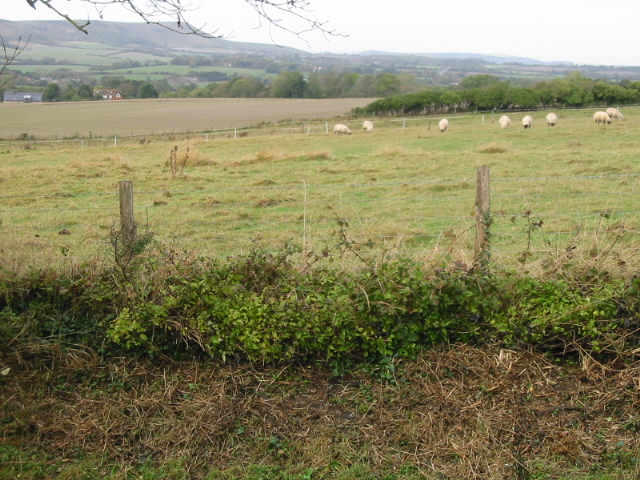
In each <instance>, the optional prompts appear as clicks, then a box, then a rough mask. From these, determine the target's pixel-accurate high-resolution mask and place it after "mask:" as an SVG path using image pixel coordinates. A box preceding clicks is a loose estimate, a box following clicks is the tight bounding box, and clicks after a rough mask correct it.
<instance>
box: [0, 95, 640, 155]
mask: <svg viewBox="0 0 640 480" xmlns="http://www.w3.org/2000/svg"><path fill="white" fill-rule="evenodd" d="M635 106H638V105H636V104H634V105H625V107H635ZM606 108H607V105H601V106H590V107H563V108H553V109H550V108H539V109H511V110H508V111H507V110H505V111H500V110H480V111H474V112H460V113H458V112H457V111H456V109H452V110H450V111H449V112H447V113H446V114H444V113H440V114H436V115H413V116H406V117H401V118H396V117H381V118H377V119H376V127H375V128H376V129H383V130H384V129H396V128H403V129H404V128H407V127H409V126H413V127H415V126H419V125H426V126H427V127H429V128H430V127H431V126H433V127H434V128H437V122H438V120H440V119H441V118H443V116H446V117H447V118H448V119H449V120H450V121H454V122H455V121H456V120H461V119H467V118H475V119H477V121H478V122H480V123H495V122H497V119H498V118H499V117H500V115H501V114H503V113H505V114H515V113H525V112H535V111H551V110H554V111H569V110H589V111H594V110H604V109H606ZM333 123H335V122H333ZM333 123H330V122H328V121H324V120H323V121H309V120H301V121H295V122H278V123H272V124H264V125H258V126H243V127H230V128H223V129H211V130H203V131H170V132H155V133H149V134H131V135H120V136H109V137H105V136H90V137H78V136H76V137H71V138H57V137H53V138H36V137H35V136H30V135H26V134H23V136H21V137H18V138H15V139H14V138H10V139H0V148H1V147H13V148H16V147H20V148H27V149H28V148H30V147H36V146H39V147H42V146H50V147H51V148H56V147H70V148H79V149H84V148H106V147H111V148H118V147H123V146H130V145H141V144H142V145H144V144H146V143H149V142H151V141H159V140H162V141H176V140H193V139H199V140H204V141H210V140H215V139H219V138H235V139H237V138H244V137H247V136H251V137H263V136H271V135H280V134H301V135H310V134H331V133H333ZM340 123H344V124H346V125H347V126H348V127H349V128H351V129H352V130H357V129H360V128H362V119H344V120H340Z"/></svg>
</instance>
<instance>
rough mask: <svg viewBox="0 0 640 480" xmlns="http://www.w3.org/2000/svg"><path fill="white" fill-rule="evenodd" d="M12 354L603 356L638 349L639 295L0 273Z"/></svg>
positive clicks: (277, 277)
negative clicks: (32, 347)
mask: <svg viewBox="0 0 640 480" xmlns="http://www.w3.org/2000/svg"><path fill="white" fill-rule="evenodd" d="M2 273H3V274H2V280H1V282H2V283H1V286H2V290H3V295H2V298H1V303H0V312H1V313H0V319H1V324H0V341H1V342H2V344H3V346H4V347H8V346H14V347H15V346H16V345H18V344H20V343H24V342H34V341H37V342H58V343H60V344H63V345H65V344H66V345H83V346H85V347H86V348H90V349H93V350H94V351H95V352H97V353H99V354H105V355H108V354H112V355H116V354H117V355H122V354H127V355H134V356H147V357H155V356H168V357H172V358H184V357H186V356H189V357H190V356H196V357H201V358H211V359H214V360H217V361H222V362H247V361H249V362H260V363H263V364H265V365H277V364H286V363H291V362H296V363H303V364H306V363H309V364H312V363H327V364H330V365H334V366H337V365H341V366H344V365H349V364H352V363H354V362H373V363H375V362H380V361H383V360H384V359H389V358H409V357H414V356H415V355H416V354H417V353H418V352H419V351H420V350H421V349H425V348H430V347H433V346H435V345H438V344H441V343H443V342H444V343H456V342H462V343H471V344H474V343H482V342H484V343H495V342H501V343H503V344H504V345H507V346H509V345H514V346H515V345H519V346H521V345H523V344H526V345H530V346H531V347H533V348H542V349H554V348H566V346H567V345H580V346H581V348H590V349H592V350H594V351H598V350H599V349H602V348H603V345H608V344H611V342H612V341H615V339H624V341H625V342H634V341H636V342H637V339H635V340H634V338H635V337H634V335H630V334H629V332H631V331H633V329H634V327H637V325H638V312H639V311H640V308H639V306H640V300H639V297H638V291H639V289H640V288H639V287H640V282H639V281H638V280H637V279H632V280H631V281H625V280H623V279H620V280H612V279H606V281H605V280H598V279H594V280H592V281H591V282H589V283H587V284H585V283H579V282H572V281H570V280H567V279H566V278H533V277H530V276H523V275H516V274H514V273H510V272H506V271H494V272H491V273H488V272H486V271H480V270H474V269H465V268H458V267H455V268H448V267H447V268H434V267H430V268H427V267H425V266H424V265H422V264H419V263H416V262H415V261H411V260H406V259H398V260H395V261H391V262H388V263H385V264H383V265H378V266H371V265H366V266H363V268H362V269H359V270H354V271H349V272H347V271H341V270H340V269H335V268H324V267H316V268H312V269H300V268H299V267H297V266H295V265H294V264H293V263H292V262H290V260H289V257H288V254H280V255H275V254H270V253H266V252H259V251H255V252H252V253H251V254H249V255H248V256H246V257H242V258H237V259H235V260H231V261H225V262H218V261H213V260H210V259H200V260H198V261H191V262H184V263H176V262H175V261H174V260H173V259H172V260H171V261H168V260H167V258H163V257H161V256H160V257H153V258H152V257H150V256H147V257H145V258H140V259H139V260H138V261H137V262H136V263H135V264H132V265H131V266H130V270H129V271H127V272H125V271H123V270H122V269H119V268H108V269H105V270H104V271H95V270H91V269H87V270H86V271H84V272H83V271H80V272H75V273H74V274H73V275H63V274H56V273H55V272H52V271H37V272H31V273H29V274H25V275H21V276H19V275H17V274H10V273H9V272H2Z"/></svg>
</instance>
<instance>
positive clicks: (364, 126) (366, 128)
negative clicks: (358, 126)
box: [362, 120, 373, 132]
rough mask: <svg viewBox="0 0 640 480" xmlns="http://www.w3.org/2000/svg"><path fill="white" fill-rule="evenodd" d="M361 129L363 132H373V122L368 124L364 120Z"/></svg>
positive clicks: (367, 121)
mask: <svg viewBox="0 0 640 480" xmlns="http://www.w3.org/2000/svg"><path fill="white" fill-rule="evenodd" d="M362 129H363V130H364V131H365V132H370V131H372V130H373V122H370V121H369V120H365V121H364V122H362Z"/></svg>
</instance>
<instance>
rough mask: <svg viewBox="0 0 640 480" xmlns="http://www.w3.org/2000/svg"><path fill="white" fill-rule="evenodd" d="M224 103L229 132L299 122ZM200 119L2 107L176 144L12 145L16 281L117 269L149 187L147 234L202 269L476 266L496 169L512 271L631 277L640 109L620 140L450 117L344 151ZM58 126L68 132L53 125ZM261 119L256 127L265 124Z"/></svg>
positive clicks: (119, 106) (612, 129)
mask: <svg viewBox="0 0 640 480" xmlns="http://www.w3.org/2000/svg"><path fill="white" fill-rule="evenodd" d="M214 102H220V103H221V104H224V110H225V111H226V112H228V114H227V115H225V120H224V122H227V123H226V124H225V125H226V126H230V125H233V123H230V119H231V118H237V119H238V120H237V121H238V122H240V121H241V120H240V119H241V118H242V117H243V115H247V114H246V112H247V111H250V110H251V109H250V106H251V105H252V104H253V105H260V106H261V107H260V108H261V111H262V112H263V117H262V120H276V119H278V118H282V117H283V116H290V117H291V118H294V117H295V116H296V115H295V114H294V113H291V114H288V113H285V111H286V109H287V108H288V107H289V106H291V105H293V104H296V103H297V101H292V102H288V101H282V100H269V101H258V100H226V101H219V100H215V101H214ZM300 102H301V103H305V102H310V103H308V105H311V104H314V103H316V102H318V101H304V100H302V101H300ZM320 102H326V105H325V106H324V107H323V108H325V110H324V111H325V112H328V113H327V114H326V115H325V116H331V115H336V114H337V113H339V112H340V109H339V107H337V106H338V105H340V104H339V103H337V102H340V100H336V101H332V100H323V101H320ZM342 102H344V100H342ZM201 103H203V104H205V105H206V104H209V105H210V103H209V102H208V101H201V100H193V101H180V102H176V103H174V102H166V101H152V102H120V103H116V102H114V103H107V102H100V103H98V104H97V105H98V107H99V108H104V109H105V110H102V111H103V112H107V110H108V109H114V110H113V112H111V114H107V113H105V114H104V115H95V112H94V111H93V110H91V113H92V114H91V115H89V113H88V112H89V110H88V109H92V108H95V105H96V104H95V103H92V104H83V103H80V104H66V105H63V104H60V105H27V106H24V105H18V106H15V105H3V106H2V107H3V109H4V110H5V112H6V111H9V110H12V111H16V112H20V115H22V116H21V117H20V118H21V120H20V122H18V121H17V120H16V117H13V116H11V120H8V122H7V123H9V124H12V125H13V127H11V128H12V129H13V131H21V130H25V131H28V132H31V133H35V132H37V133H38V134H39V136H40V135H58V136H65V135H66V136H73V135H74V133H77V132H79V133H80V134H81V135H82V134H83V132H87V131H92V132H109V131H111V132H113V131H114V130H118V129H119V130H118V131H120V132H126V131H127V130H128V129H134V128H136V130H135V131H143V130H144V131H147V132H149V133H150V132H158V131H165V132H166V131H167V130H173V131H175V132H176V133H173V134H165V135H157V136H150V135H149V136H146V137H140V136H129V137H128V138H125V137H122V138H121V139H120V140H119V141H118V142H117V144H115V143H114V141H113V139H107V140H96V139H95V138H93V139H91V140H89V139H85V140H84V141H83V143H82V144H81V143H80V142H81V141H80V139H75V140H74V141H73V142H60V143H56V142H43V143H39V142H34V141H22V142H5V143H3V144H2V145H0V162H1V166H0V176H1V178H2V187H3V189H2V195H1V196H0V216H1V217H0V219H1V221H2V224H1V227H0V228H1V229H2V230H3V235H2V240H1V242H2V243H1V248H2V263H3V264H4V265H12V266H13V267H14V268H20V267H24V266H26V265H33V264H50V263H54V264H55V263H58V262H60V263H66V262H68V261H69V260H73V261H86V260H88V259H93V258H108V257H109V255H110V254H109V249H110V245H109V236H110V232H111V230H112V228H114V227H116V228H117V225H118V220H119V205H118V197H117V191H118V182H119V181H122V180H129V181H132V182H133V183H134V191H135V196H134V203H135V215H136V221H137V223H138V230H139V232H141V233H143V232H150V233H152V234H153V235H154V237H155V238H156V239H158V240H160V241H161V242H163V244H165V245H167V244H171V245H174V246H175V247H176V248H180V249H185V250H187V251H191V252H194V254H206V255H212V256H220V257H223V258H224V257H226V256H228V255H235V254H243V253H246V252H248V251H249V250H251V249H252V248H255V247H256V245H258V246H260V247H265V248H267V249H282V248H292V249H294V250H295V251H298V252H300V253H301V254H303V255H304V257H301V258H308V257H309V256H311V255H313V254H318V253H319V252H326V251H327V250H328V249H332V248H335V247H336V245H338V244H339V243H342V244H344V243H345V242H347V243H349V245H350V249H351V250H357V251H358V252H360V255H361V256H362V258H363V259H367V261H377V260H380V259H381V258H383V257H388V256H393V255H407V256H410V257H412V258H418V259H424V260H425V261H428V260H433V259H438V260H445V261H452V260H455V261H461V262H469V261H470V259H471V257H472V256H473V248H474V202H475V195H476V179H475V175H476V169H477V167H478V166H481V165H488V166H490V169H491V180H492V181H491V201H492V205H491V209H492V215H493V216H492V222H493V223H492V226H491V235H492V238H491V241H492V253H493V258H494V259H495V260H496V261H498V262H501V263H506V264H523V263H529V264H530V268H533V265H534V262H536V261H549V259H550V258H551V259H558V258H559V257H561V256H563V255H567V252H575V254H576V255H584V256H585V257H586V258H588V257H590V256H594V255H597V254H598V253H599V252H603V251H607V250H610V252H611V254H612V255H615V258H616V259H617V260H619V262H618V263H620V264H624V260H625V259H628V258H632V257H633V256H634V255H636V254H637V248H638V230H639V228H638V227H639V222H640V211H639V209H638V207H637V192H636V191H637V185H638V178H639V177H638V175H640V166H639V160H640V154H639V153H638V151H639V150H638V144H639V140H638V139H640V127H639V125H640V110H639V109H638V108H637V107H636V108H627V109H623V113H624V114H625V119H624V120H622V121H615V122H614V123H613V124H611V125H594V124H593V121H592V119H591V116H592V113H593V111H594V110H595V109H594V110H575V111H559V112H558V116H559V121H558V125H557V126H556V127H554V128H548V127H547V126H546V122H545V121H544V117H545V115H546V113H547V112H542V111H541V112H533V113H532V116H533V117H534V120H535V123H534V125H533V128H532V129H530V130H524V129H522V127H521V125H520V119H521V118H522V116H523V115H524V113H522V114H511V116H512V119H513V124H512V126H511V127H510V128H508V129H507V130H501V129H500V127H499V125H498V124H497V119H498V117H499V115H495V116H492V115H491V114H485V115H483V114H468V115H459V116H449V117H448V118H449V122H450V127H449V129H448V130H447V131H446V132H445V133H441V132H440V131H439V130H438V126H437V124H438V120H439V118H440V117H437V118H426V117H423V118H416V119H407V120H406V121H403V119H377V120H376V119H373V120H374V123H375V129H374V131H373V132H370V133H366V132H364V131H362V129H361V124H362V120H361V119H349V118H341V119H340V122H341V123H346V124H347V125H349V126H350V128H351V130H352V131H353V132H354V133H353V135H351V136H344V137H339V136H335V135H332V134H331V133H329V134H328V133H327V132H326V125H327V123H326V122H325V121H324V120H322V121H311V120H307V121H304V122H303V121H299V122H293V123H287V124H283V125H272V124H265V125H262V126H261V127H260V128H251V129H245V130H242V131H241V132H240V133H238V132H237V131H234V130H224V131H211V132H209V133H203V131H204V130H206V126H208V125H211V126H213V127H215V126H216V125H217V126H218V127H221V126H222V125H223V123H216V122H223V120H222V119H214V118H206V115H205V112H204V111H203V109H201V107H202V105H201ZM364 103H365V102H364V101H362V103H360V105H362V104H364ZM351 104H352V105H353V106H356V104H357V101H352V103H351ZM269 105H270V106H272V110H273V112H271V113H269V112H268V108H269ZM341 105H342V111H343V112H344V111H345V110H346V109H345V108H344V107H345V106H346V103H342V104H341ZM141 106H144V108H141ZM51 112H58V113H59V114H60V115H61V118H65V121H64V122H62V121H57V122H55V121H54V120H53V118H55V115H52V114H51ZM116 112H118V113H116ZM187 112H191V114H188V113H187ZM276 112H277V113H276ZM322 112H323V109H322V108H318V109H317V110H315V111H314V113H313V116H314V117H316V118H322V117H323V115H322ZM45 113H46V114H47V115H48V116H47V117H46V118H47V119H46V120H44V116H45ZM254 113H256V116H255V117H253V118H244V120H243V121H244V122H245V124H246V125H249V124H253V125H257V124H258V123H259V121H258V118H259V117H258V116H257V112H254ZM29 114H31V116H29ZM135 115H139V116H138V117H135ZM233 115H236V116H237V117H233ZM298 115H300V113H298ZM133 117H135V118H133ZM3 118H8V116H6V115H3ZM198 119H199V121H197V120H198ZM171 120H173V121H171ZM154 122H157V123H154ZM83 123H84V128H83V129H81V128H80V125H81V124H83ZM152 124H153V126H152ZM169 124H170V125H171V126H172V128H171V129H169V128H167V126H168V125H169ZM27 125H28V127H27ZM125 125H126V126H125ZM136 125H137V126H136ZM332 125H333V124H332V123H329V127H330V128H329V131H331V127H332ZM7 128H8V127H7V125H6V124H5V125H3V129H5V131H6V129H7ZM47 128H48V130H47ZM187 131H191V133H183V134H178V132H187ZM195 132H200V133H195ZM5 136H6V134H5ZM172 152H174V154H175V155H174V160H173V161H174V165H173V169H172V167H171V161H170V159H171V155H172ZM285 245H286V247H285ZM345 261H346V260H345ZM528 268H529V267H528Z"/></svg>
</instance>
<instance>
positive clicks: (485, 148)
mask: <svg viewBox="0 0 640 480" xmlns="http://www.w3.org/2000/svg"><path fill="white" fill-rule="evenodd" d="M506 151H507V148H506V147H503V146H500V145H498V144H496V143H494V142H491V143H488V144H486V145H482V146H481V147H479V148H478V153H505V152H506Z"/></svg>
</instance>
